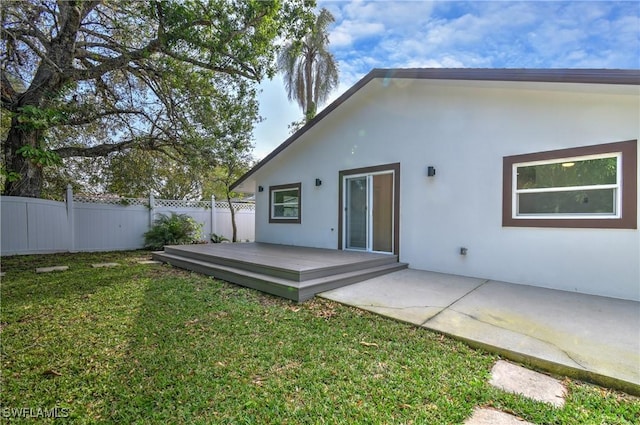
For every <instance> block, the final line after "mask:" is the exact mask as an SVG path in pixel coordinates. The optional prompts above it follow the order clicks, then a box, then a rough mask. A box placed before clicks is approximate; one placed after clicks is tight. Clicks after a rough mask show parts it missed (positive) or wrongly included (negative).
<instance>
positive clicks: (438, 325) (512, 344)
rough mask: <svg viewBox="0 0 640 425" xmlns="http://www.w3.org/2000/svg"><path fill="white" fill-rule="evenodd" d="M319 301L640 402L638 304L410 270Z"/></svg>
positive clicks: (639, 324)
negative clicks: (446, 337)
mask: <svg viewBox="0 0 640 425" xmlns="http://www.w3.org/2000/svg"><path fill="white" fill-rule="evenodd" d="M319 295H320V296H321V297H324V298H327V299H331V300H334V301H337V302H340V303H343V304H348V305H351V306H355V307H359V308H362V309H365V310H369V311H372V312H375V313H378V314H381V315H383V316H387V317H391V318H394V319H397V320H401V321H404V322H408V323H412V324H415V325H418V326H422V327H425V328H428V329H432V330H435V331H438V332H442V333H444V334H447V335H450V336H452V337H455V338H458V339H462V340H464V341H466V342H468V343H469V344H470V345H472V346H476V347H481V348H484V349H487V350H488V351H492V352H496V353H499V354H500V355H502V356H503V357H506V358H509V359H512V360H515V361H519V362H522V363H527V364H530V365H532V366H535V367H538V368H541V369H544V370H547V371H549V372H552V373H556V374H559V375H566V376H571V377H574V378H578V379H581V380H585V381H590V382H594V383H597V384H600V385H603V386H607V387H611V388H616V389H620V390H623V391H626V392H628V393H630V394H634V395H640V303H639V302H634V301H625V300H619V299H614V298H605V297H597V296H592V295H584V294H577V293H573V292H564V291H557V290H552V289H543V288H537V287H533V286H525V285H515V284H510V283H504V282H495V281H488V280H482V279H474V278H468V277H461V276H453V275H447V274H441V273H433V272H426V271H418V270H410V269H408V270H402V271H398V272H395V273H392V274H389V275H386V276H381V277H377V278H374V279H370V280H367V281H364V282H360V283H356V284H353V285H350V286H345V287H343V288H339V289H335V290H332V291H328V292H324V293H322V294H319Z"/></svg>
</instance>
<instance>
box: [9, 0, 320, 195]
mask: <svg viewBox="0 0 640 425" xmlns="http://www.w3.org/2000/svg"><path fill="white" fill-rule="evenodd" d="M0 7H1V9H0V11H1V13H2V31H1V33H0V35H1V37H0V41H1V43H2V49H1V53H0V66H1V68H0V70H1V72H2V85H1V87H2V91H1V97H0V99H1V103H0V106H1V107H2V112H3V115H4V114H7V115H9V116H10V118H11V122H10V127H9V130H8V133H7V135H6V139H5V140H4V141H3V149H2V153H3V158H2V160H3V175H4V176H5V177H6V179H7V181H6V183H5V186H4V190H3V193H4V194H6V195H15V196H31V197H38V196H40V194H41V191H42V187H43V181H44V176H45V170H46V168H47V167H52V166H58V165H60V164H62V163H63V162H64V161H65V160H67V159H71V158H98V157H107V158H110V157H112V156H114V155H117V154H122V153H125V152H129V151H131V150H138V151H143V152H145V151H146V152H154V153H156V154H158V153H159V154H161V155H164V156H166V157H168V158H172V159H173V160H175V161H177V162H181V163H188V162H190V161H192V160H193V158H196V157H198V156H199V155H200V154H201V153H202V152H203V151H206V150H211V149H212V148H213V147H214V145H215V143H217V140H218V138H219V137H220V135H221V134H226V132H228V131H231V130H232V128H233V127H234V126H236V124H235V123H224V122H220V123H216V125H215V126H214V128H210V127H209V126H207V125H205V123H211V122H212V118H211V117H217V116H218V112H219V109H220V105H227V104H229V103H230V102H231V103H234V105H238V106H242V105H249V106H251V104H252V103H254V102H255V97H256V91H255V83H256V82H259V81H260V80H261V79H262V78H263V77H264V76H268V77H271V76H272V75H273V73H274V71H275V68H274V66H273V58H274V56H275V53H276V51H277V49H278V47H279V46H278V44H277V42H276V41H277V40H279V39H281V38H283V37H293V36H296V34H302V33H304V32H305V31H306V28H307V27H308V25H309V22H310V20H309V16H310V15H309V13H310V10H311V9H310V8H311V7H313V4H312V3H310V2H307V1H304V0H287V1H284V2H282V1H279V0H269V1H265V0H237V1H233V0H225V1H219V0H201V1H196V0H193V1H189V0H186V1H181V2H177V1H170V0H157V1H148V2H141V1H138V0H118V1H109V2H101V1H57V2H56V1H54V0H40V1H38V0H29V1H20V2H12V1H6V2H2V5H1V6H0ZM12 80H19V81H20V82H21V83H22V85H23V86H24V87H25V88H24V89H23V90H21V89H20V88H19V87H18V85H17V84H13V83H12ZM205 117H209V118H207V119H204V118H205ZM236 118H237V117H236ZM242 120H243V121H246V122H248V123H250V124H251V125H253V123H255V122H256V121H257V120H258V115H257V110H256V111H255V112H254V110H253V109H252V108H249V110H248V112H247V114H246V115H245V116H244V117H242Z"/></svg>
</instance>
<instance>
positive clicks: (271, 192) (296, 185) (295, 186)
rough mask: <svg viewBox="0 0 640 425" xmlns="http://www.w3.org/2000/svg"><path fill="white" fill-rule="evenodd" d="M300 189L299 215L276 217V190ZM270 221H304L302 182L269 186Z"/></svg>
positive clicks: (293, 222)
mask: <svg viewBox="0 0 640 425" xmlns="http://www.w3.org/2000/svg"><path fill="white" fill-rule="evenodd" d="M291 189H297V190H298V216H297V217H292V218H284V217H274V215H273V207H274V204H273V195H274V193H276V192H282V191H284V190H291ZM269 223H289V224H300V223H302V183H290V184H281V185H277V186H269Z"/></svg>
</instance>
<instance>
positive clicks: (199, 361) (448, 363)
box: [0, 252, 640, 424]
mask: <svg viewBox="0 0 640 425" xmlns="http://www.w3.org/2000/svg"><path fill="white" fill-rule="evenodd" d="M140 257H147V258H148V253H145V252H129V253H101V254H58V255H41V256H19V257H8V258H2V271H4V272H6V276H5V277H3V278H2V290H1V296H2V299H1V303H2V313H1V320H0V322H1V336H2V360H1V361H2V382H1V384H2V391H1V392H0V406H1V408H2V409H1V410H0V413H1V414H2V416H10V410H9V409H11V408H31V409H33V410H32V411H31V413H32V414H33V413H35V414H36V415H37V414H38V410H36V409H44V410H42V411H41V412H45V413H46V412H49V411H50V410H51V409H53V408H55V407H57V408H59V409H64V410H61V412H62V414H63V415H66V414H67V413H68V415H69V418H70V419H71V420H72V421H73V422H74V423H122V424H125V423H145V424H146V423H159V424H165V423H202V424H204V423H228V424H238V423H240V424H269V423H272V424H299V423H313V424H315V423H329V424H332V423H364V424H367V423H370V424H380V423H388V424H409V423H413V424H456V423H462V422H463V421H464V420H465V418H467V417H468V416H469V415H470V414H471V411H472V409H473V407H474V406H493V407H496V408H499V409H502V410H503V411H506V412H510V413H512V414H515V415H518V416H520V417H522V418H524V419H526V420H528V421H530V422H533V423H536V424H632V423H637V420H638V418H639V417H640V399H638V398H634V397H631V396H628V395H626V394H623V393H619V392H614V391H610V390H606V389H602V388H600V387H597V386H592V385H588V384H584V383H580V382H577V381H571V380H568V379H567V380H565V383H566V385H567V386H568V389H569V394H568V396H567V403H566V405H565V406H564V407H563V408H562V409H554V408H552V407H551V406H549V405H546V404H543V403H537V402H533V401H530V400H527V399H525V398H523V397H520V396H516V395H511V394H508V393H505V392H502V391H500V390H497V389H495V388H493V387H491V386H490V385H489V384H488V380H489V371H490V369H491V367H492V365H493V363H494V362H495V361H496V360H497V356H494V355H491V354H487V353H485V352H483V351H479V350H474V349H471V348H468V347H467V346H466V345H464V344H463V343H460V342H457V341H454V340H451V339H449V338H446V337H444V336H441V335H439V334H437V333H433V332H430V331H427V330H424V329H419V328H416V327H413V326H410V325H406V324H402V323H398V322H395V321H392V320H389V319H385V318H382V317H379V316H375V315H373V314H370V313H367V312H363V311H360V310H357V309H354V308H350V307H345V306H341V305H339V304H335V303H333V302H329V301H323V300H319V299H315V300H312V301H310V302H306V303H304V304H295V303H292V302H289V301H286V300H283V299H279V298H275V297H272V296H269V295H265V294H262V293H259V292H256V291H253V290H250V289H245V288H240V287H238V286H234V285H230V284H227V283H225V282H221V281H218V280H215V279H212V278H209V277H206V276H201V275H198V274H194V273H190V272H186V271H181V270H178V269H173V268H171V267H169V266H164V265H163V266H158V265H138V264H137V263H136V261H135V260H136V259H139V258H140ZM96 262H118V263H121V264H122V265H121V266H120V267H117V268H108V269H93V268H91V264H92V263H96ZM51 265H68V266H69V267H70V269H69V270H68V271H66V272H54V273H49V274H36V273H35V268H36V267H41V266H51ZM43 414H44V413H43ZM2 420H3V421H6V420H7V419H5V418H3V419H2ZM10 421H15V422H19V421H24V422H27V423H34V422H37V423H47V422H52V421H53V419H46V418H44V419H36V420H34V419H29V420H25V419H16V418H13V419H10Z"/></svg>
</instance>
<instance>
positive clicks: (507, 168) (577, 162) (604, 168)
mask: <svg viewBox="0 0 640 425" xmlns="http://www.w3.org/2000/svg"><path fill="white" fill-rule="evenodd" d="M636 170H637V142H636V141H635V140H634V141H629V142H619V143H609V144H605V145H597V146H587V147H582V148H573V149H563V150H558V151H550V152H539V153H534V154H527V155H517V156H511V157H505V158H504V170H503V173H504V187H503V220H502V221H503V226H536V227H603V228H633V229H635V228H636V226H637V191H636V188H637V177H636Z"/></svg>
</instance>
